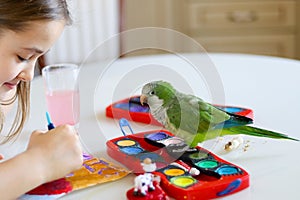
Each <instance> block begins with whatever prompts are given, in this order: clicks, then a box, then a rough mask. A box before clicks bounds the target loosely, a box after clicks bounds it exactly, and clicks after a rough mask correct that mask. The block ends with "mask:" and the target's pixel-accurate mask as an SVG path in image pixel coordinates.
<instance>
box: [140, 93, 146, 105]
mask: <svg viewBox="0 0 300 200" xmlns="http://www.w3.org/2000/svg"><path fill="white" fill-rule="evenodd" d="M140 102H141V104H142V105H144V103H147V97H146V95H143V94H142V95H141V96H140Z"/></svg>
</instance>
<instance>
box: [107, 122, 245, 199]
mask: <svg viewBox="0 0 300 200" xmlns="http://www.w3.org/2000/svg"><path fill="white" fill-rule="evenodd" d="M121 129H122V127H121ZM106 145H107V153H108V155H109V156H110V157H112V158H113V159H115V160H116V161H118V162H120V163H122V164H123V165H125V166H126V167H127V168H128V169H129V170H131V171H133V172H134V173H136V174H137V175H138V174H141V173H144V171H143V168H142V166H141V162H142V161H143V160H144V159H145V158H150V159H151V160H152V161H153V162H155V163H156V166H157V168H156V171H155V172H153V174H155V175H158V176H160V178H161V182H160V187H161V188H162V189H163V190H164V192H166V193H167V195H168V196H170V197H173V198H175V199H176V200H189V199H212V198H217V197H223V196H226V195H229V194H232V193H236V192H238V191H240V190H243V189H245V188H247V187H248V186H249V174H248V173H247V172H246V171H245V170H244V169H242V168H241V167H239V166H236V165H234V164H232V163H230V162H228V161H225V160H223V159H221V158H219V157H218V156H216V155H215V154H213V153H212V152H210V151H208V150H206V149H204V148H201V147H196V148H193V149H191V148H189V147H188V146H187V145H186V144H185V143H184V141H183V140H182V139H180V138H177V137H175V136H173V135H172V134H171V133H170V132H168V131H165V130H155V131H148V132H141V133H136V134H129V135H125V134H124V136H121V137H118V138H114V139H112V140H109V141H107V143H106Z"/></svg>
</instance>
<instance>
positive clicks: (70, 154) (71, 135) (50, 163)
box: [27, 125, 83, 182]
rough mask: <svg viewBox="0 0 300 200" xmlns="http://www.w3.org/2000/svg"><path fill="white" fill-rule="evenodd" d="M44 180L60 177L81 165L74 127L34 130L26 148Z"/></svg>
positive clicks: (80, 150) (77, 139)
mask: <svg viewBox="0 0 300 200" xmlns="http://www.w3.org/2000/svg"><path fill="white" fill-rule="evenodd" d="M27 151H28V153H30V154H31V158H32V160H33V164H35V165H39V166H38V167H39V169H40V172H39V173H41V174H40V176H43V177H44V179H45V182H47V181H51V180H55V179H58V178H62V177H64V176H65V175H67V174H68V173H70V172H72V171H74V170H76V169H78V168H80V167H81V165H82V162H83V158H82V149H81V145H80V142H79V137H78V134H77V132H76V131H75V129H74V127H72V126H69V125H63V126H58V127H56V128H55V129H52V130H50V131H48V132H42V131H34V132H33V133H32V135H31V138H30V141H29V144H28V148H27Z"/></svg>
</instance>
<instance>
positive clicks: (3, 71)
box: [0, 21, 65, 101]
mask: <svg viewBox="0 0 300 200" xmlns="http://www.w3.org/2000/svg"><path fill="white" fill-rule="evenodd" d="M64 25H65V23H64V21H34V22H30V23H29V24H28V26H27V27H26V30H24V31H22V32H13V31H11V30H3V31H2V33H1V34H0V101H1V100H2V101H3V100H6V99H9V98H10V97H11V96H12V94H14V92H15V90H16V86H17V85H18V84H19V83H20V81H31V80H32V78H33V76H34V66H35V64H36V61H37V59H38V58H39V57H40V56H41V55H43V54H45V53H46V52H47V51H48V50H49V49H50V47H51V46H52V45H53V44H54V42H55V41H56V40H57V39H58V37H59V36H60V35H61V33H62V31H63V29H64Z"/></svg>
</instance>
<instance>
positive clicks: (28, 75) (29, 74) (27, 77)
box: [17, 62, 35, 82]
mask: <svg viewBox="0 0 300 200" xmlns="http://www.w3.org/2000/svg"><path fill="white" fill-rule="evenodd" d="M34 66H35V62H31V63H28V65H27V66H26V67H25V68H24V69H23V70H22V71H21V72H20V73H19V74H18V76H17V78H18V79H19V80H21V81H25V82H28V81H31V80H32V79H33V76H34Z"/></svg>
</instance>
